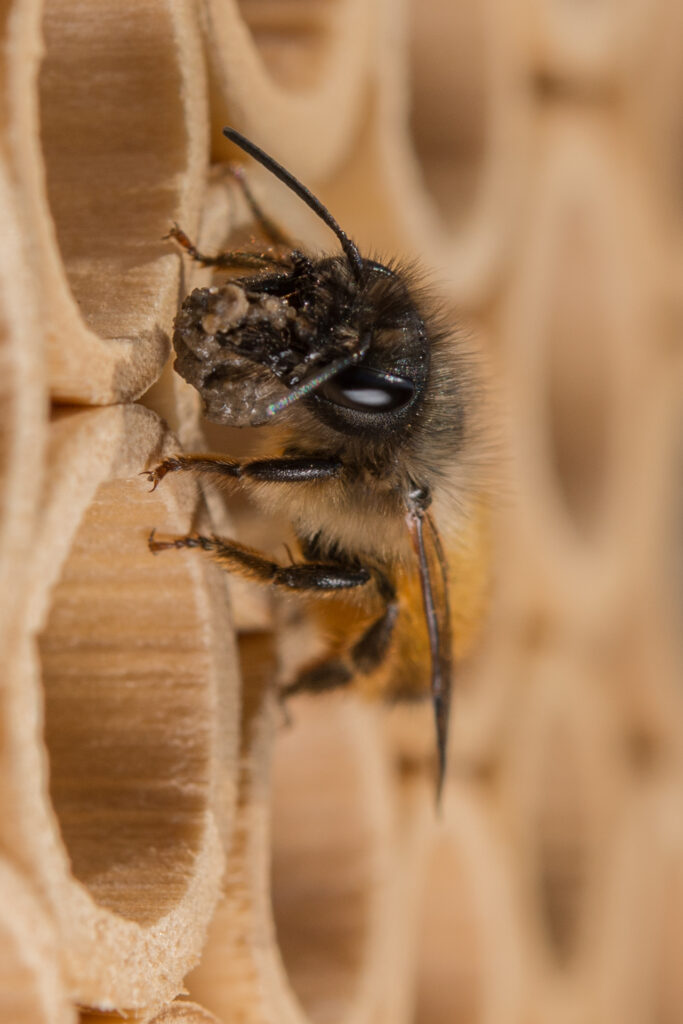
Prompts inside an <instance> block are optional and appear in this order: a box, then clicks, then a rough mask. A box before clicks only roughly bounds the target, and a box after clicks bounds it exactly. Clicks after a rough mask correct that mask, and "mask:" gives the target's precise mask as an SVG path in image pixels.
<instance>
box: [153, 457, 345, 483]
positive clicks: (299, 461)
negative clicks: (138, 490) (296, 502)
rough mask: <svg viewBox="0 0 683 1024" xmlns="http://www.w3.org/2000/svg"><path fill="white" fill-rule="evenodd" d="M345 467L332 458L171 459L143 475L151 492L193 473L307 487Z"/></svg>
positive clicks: (332, 475)
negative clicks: (174, 477)
mask: <svg viewBox="0 0 683 1024" xmlns="http://www.w3.org/2000/svg"><path fill="white" fill-rule="evenodd" d="M341 470H342V463H341V461H340V460H339V459H337V458H336V457H334V456H332V457H329V456H325V457H320V458H315V457H311V458H281V459H250V460H248V461H242V462H240V461H239V460H237V459H231V458H229V457H228V456H226V455H172V456H170V457H169V458H167V459H164V461H163V462H160V463H159V465H158V466H155V467H154V469H146V470H143V472H142V473H141V474H140V475H141V476H146V477H147V479H148V480H149V482H150V483H151V484H152V490H153V491H154V490H156V488H157V487H158V485H159V484H160V483H161V481H162V480H163V479H164V477H165V476H166V475H167V474H168V473H178V472H191V473H202V474H206V475H211V476H219V477H229V478H232V479H237V480H247V481H248V480H253V481H258V482H259V483H282V484H284V483H305V482H310V481H312V480H328V479H330V478H331V477H336V476H339V474H340V473H341Z"/></svg>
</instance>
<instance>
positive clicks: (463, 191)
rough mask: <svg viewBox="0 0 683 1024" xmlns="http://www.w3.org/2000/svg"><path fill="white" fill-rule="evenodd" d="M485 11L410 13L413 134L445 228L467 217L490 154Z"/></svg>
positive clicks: (434, 4)
mask: <svg viewBox="0 0 683 1024" xmlns="http://www.w3.org/2000/svg"><path fill="white" fill-rule="evenodd" d="M486 28H487V26H486V5H485V4H451V5H449V6H445V5H444V4H443V3H441V2H440V0H429V2H428V3H426V4H425V3H418V2H414V3H413V4H412V5H411V6H410V23H409V26H408V38H409V41H410V54H409V55H410V60H411V83H410V84H411V92H412V106H411V111H410V129H411V134H412V138H413V143H414V145H415V149H416V151H417V155H418V157H419V160H420V165H421V168H422V174H423V177H424V181H425V184H426V185H427V187H428V189H429V191H430V193H431V196H432V198H433V200H434V202H435V203H436V206H437V209H438V212H439V214H440V216H441V217H442V218H443V222H444V224H443V226H444V228H445V229H449V228H450V229H453V228H455V227H456V226H457V225H458V223H459V222H460V221H461V220H462V219H463V218H466V217H467V216H468V214H469V213H470V212H471V209H472V205H473V203H475V202H476V200H477V198H478V193H479V190H480V187H481V184H482V173H483V167H484V164H485V162H486V159H487V157H488V153H489V138H488V134H489V131H490V124H489V119H490V104H491V95H490V91H491V89H490V75H489V69H488V61H489V60H490V59H491V55H490V53H489V50H488V46H487V43H488V40H487V38H486Z"/></svg>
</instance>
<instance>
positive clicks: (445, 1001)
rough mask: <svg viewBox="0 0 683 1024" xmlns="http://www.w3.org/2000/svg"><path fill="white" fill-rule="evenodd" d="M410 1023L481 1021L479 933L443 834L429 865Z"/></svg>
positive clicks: (454, 853)
mask: <svg viewBox="0 0 683 1024" xmlns="http://www.w3.org/2000/svg"><path fill="white" fill-rule="evenodd" d="M417 936H418V949H417V987H416V1001H415V1014H414V1018H413V1021H414V1024H475V1022H476V1021H480V1020H481V1019H482V999H481V992H482V984H483V979H482V974H481V967H480V949H479V942H480V939H479V935H478V930H477V926H476V921H475V917H474V908H473V905H472V900H471V895H470V893H469V892H468V886H467V884H466V881H465V877H464V874H463V871H462V868H461V865H460V862H459V858H458V854H457V850H456V848H455V845H454V843H453V840H452V839H451V838H449V837H448V836H442V837H440V839H439V840H438V841H437V843H436V844H435V847H434V850H433V852H432V855H431V857H430V860H429V863H428V865H427V872H426V888H425V892H424V897H423V902H422V913H421V917H420V921H419V926H418V933H417Z"/></svg>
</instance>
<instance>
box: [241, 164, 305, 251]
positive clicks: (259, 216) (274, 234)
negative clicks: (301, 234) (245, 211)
mask: <svg viewBox="0 0 683 1024" xmlns="http://www.w3.org/2000/svg"><path fill="white" fill-rule="evenodd" d="M228 170H229V171H230V174H232V176H233V178H234V179H235V181H236V182H237V184H238V185H239V187H240V189H241V191H242V195H243V196H244V198H245V199H246V201H247V205H248V207H249V209H250V210H251V212H252V215H253V217H254V220H255V221H256V223H257V224H258V226H259V227H260V229H261V231H262V232H263V234H264V235H265V236H266V238H268V239H269V240H270V241H271V242H272V243H273V245H284V246H286V248H287V249H293V248H294V245H293V243H292V241H291V239H290V238H289V236H288V235H287V233H286V232H285V231H283V230H282V228H281V227H280V226H279V225H278V224H276V223H275V221H274V220H272V219H271V218H270V217H269V216H268V214H267V213H265V211H264V210H263V207H262V206H261V205H260V203H259V202H258V200H257V199H256V197H255V196H254V193H253V192H252V191H251V189H250V188H249V184H248V182H247V176H246V174H245V172H244V168H243V167H242V165H241V164H230V167H229V168H228Z"/></svg>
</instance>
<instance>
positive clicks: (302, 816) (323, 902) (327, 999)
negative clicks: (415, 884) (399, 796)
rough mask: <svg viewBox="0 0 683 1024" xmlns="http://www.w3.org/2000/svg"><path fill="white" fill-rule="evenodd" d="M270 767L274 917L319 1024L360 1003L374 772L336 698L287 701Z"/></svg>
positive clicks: (371, 871)
mask: <svg viewBox="0 0 683 1024" xmlns="http://www.w3.org/2000/svg"><path fill="white" fill-rule="evenodd" d="M289 706H290V709H291V714H292V717H293V725H292V727H291V728H289V729H286V730H284V731H283V732H282V735H281V736H280V738H279V740H278V743H277V744H276V750H275V763H274V766H273V784H274V792H273V865H272V873H273V877H272V881H273V887H272V891H273V910H274V916H275V923H276V929H277V935H278V945H279V947H280V951H281V953H282V957H283V960H284V964H285V967H286V969H287V972H288V975H289V978H290V981H291V983H292V986H293V988H294V990H295V992H296V994H297V995H298V997H299V999H300V1000H301V1003H302V1004H303V1007H304V1009H305V1010H306V1012H307V1013H308V1015H309V1016H310V1018H311V1020H313V1021H315V1022H316V1024H328V1022H329V1024H332V1022H341V1021H343V1020H345V1019H347V1018H348V1017H349V1015H350V1010H351V1008H352V1006H353V1004H354V1000H355V999H357V998H358V997H359V990H360V980H361V975H362V972H363V967H364V963H365V958H366V955H367V947H368V939H369V933H370V930H371V927H372V923H371V922H372V916H373V889H374V885H375V883H376V874H377V871H376V844H377V837H376V822H375V821H374V815H373V812H372V808H371V805H370V801H369V800H368V793H369V792H371V791H372V788H373V787H372V784H371V779H369V775H370V776H371V774H372V765H371V764H370V765H369V764H368V759H367V756H364V755H363V752H362V750H361V748H360V744H359V742H358V736H357V735H356V733H355V729H356V725H357V722H356V721H355V716H354V715H352V714H350V712H351V711H352V710H353V709H351V708H348V707H345V706H344V703H343V700H340V699H338V698H336V697H333V696H329V697H317V698H305V697H301V698H299V699H297V700H295V701H291V702H290V705H289Z"/></svg>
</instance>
